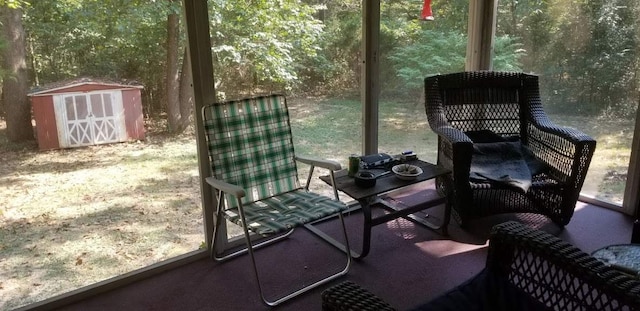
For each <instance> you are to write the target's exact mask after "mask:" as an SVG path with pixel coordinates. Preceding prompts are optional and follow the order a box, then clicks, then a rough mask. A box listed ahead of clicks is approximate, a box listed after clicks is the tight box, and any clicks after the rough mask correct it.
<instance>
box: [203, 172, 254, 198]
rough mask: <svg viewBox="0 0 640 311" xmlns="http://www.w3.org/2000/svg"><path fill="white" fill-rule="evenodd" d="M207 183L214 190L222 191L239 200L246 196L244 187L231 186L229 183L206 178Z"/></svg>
mask: <svg viewBox="0 0 640 311" xmlns="http://www.w3.org/2000/svg"><path fill="white" fill-rule="evenodd" d="M205 180H206V182H207V183H208V184H209V185H210V186H211V187H213V188H215V189H217V190H220V191H222V192H224V193H228V194H231V195H234V196H235V197H237V198H238V199H240V198H242V197H244V196H245V192H244V189H242V187H239V186H236V185H233V184H230V183H228V182H225V181H222V180H219V179H216V178H214V177H207V178H205Z"/></svg>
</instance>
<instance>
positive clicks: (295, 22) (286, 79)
mask: <svg viewBox="0 0 640 311" xmlns="http://www.w3.org/2000/svg"><path fill="white" fill-rule="evenodd" d="M209 7H210V9H211V12H210V20H211V30H212V44H213V52H214V72H215V79H216V90H218V91H220V92H221V94H223V95H225V96H228V97H236V96H241V95H243V94H246V93H247V92H250V93H251V92H265V91H273V90H275V91H283V90H292V89H293V88H294V87H295V86H296V84H297V83H298V82H299V76H298V72H299V71H300V70H303V68H301V67H300V64H305V63H308V62H309V58H311V57H315V56H316V55H317V51H318V49H319V45H318V44H319V43H318V38H319V37H320V34H321V33H322V29H323V24H322V23H321V22H320V21H319V20H317V19H316V18H315V14H316V13H317V10H316V8H315V7H313V6H311V5H308V4H305V3H300V1H294V0H279V1H268V0H259V1H251V2H246V1H237V2H236V1H225V0H214V1H210V2H209Z"/></svg>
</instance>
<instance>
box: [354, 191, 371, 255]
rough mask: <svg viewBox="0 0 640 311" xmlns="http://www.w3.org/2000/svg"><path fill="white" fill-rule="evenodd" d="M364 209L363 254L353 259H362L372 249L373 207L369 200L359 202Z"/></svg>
mask: <svg viewBox="0 0 640 311" xmlns="http://www.w3.org/2000/svg"><path fill="white" fill-rule="evenodd" d="M358 202H359V203H360V206H361V207H362V216H363V217H364V225H363V226H362V228H363V231H362V252H360V254H359V255H357V256H356V257H353V259H362V258H364V257H365V256H367V255H368V254H369V250H370V249H371V227H372V221H371V205H370V204H369V198H366V199H363V200H359V201H358Z"/></svg>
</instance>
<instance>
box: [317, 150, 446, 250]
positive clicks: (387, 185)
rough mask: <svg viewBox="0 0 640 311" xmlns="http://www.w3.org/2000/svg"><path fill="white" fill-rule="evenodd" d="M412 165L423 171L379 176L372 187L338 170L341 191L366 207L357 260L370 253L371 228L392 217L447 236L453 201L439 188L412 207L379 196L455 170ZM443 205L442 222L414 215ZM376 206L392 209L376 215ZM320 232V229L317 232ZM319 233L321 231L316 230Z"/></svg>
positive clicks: (326, 180)
mask: <svg viewBox="0 0 640 311" xmlns="http://www.w3.org/2000/svg"><path fill="white" fill-rule="evenodd" d="M407 163H408V164H412V165H416V166H419V167H420V168H421V169H422V171H423V173H422V174H421V175H419V176H418V177H417V178H416V179H414V180H401V179H399V178H397V177H396V176H395V175H394V174H386V175H381V176H380V177H378V178H377V182H376V185H375V186H373V187H370V188H362V187H359V186H357V185H356V184H355V181H354V178H353V177H349V176H348V175H347V171H346V170H341V171H338V172H336V174H335V180H336V188H337V189H338V190H339V191H342V192H344V193H346V194H347V195H348V196H350V197H352V198H353V199H355V200H357V201H358V203H360V207H361V209H362V215H363V216H364V228H363V232H362V252H360V253H357V252H354V251H353V250H351V256H352V257H353V258H354V259H361V258H364V257H365V256H367V254H369V250H370V249H371V227H373V226H377V225H380V224H383V223H386V222H388V221H390V220H394V219H397V218H399V217H403V218H405V219H407V220H410V221H413V222H416V223H419V224H421V225H424V226H425V227H427V228H429V229H432V230H442V234H443V235H447V226H448V225H449V220H450V218H451V204H450V203H449V201H448V200H447V197H446V196H440V195H439V194H438V193H437V192H436V190H432V191H433V195H432V196H430V197H429V200H428V201H427V202H424V203H422V204H419V205H416V206H410V207H396V206H393V205H390V204H385V202H384V201H383V200H380V198H379V195H381V194H385V193H388V192H390V191H393V190H396V189H400V188H404V187H407V186H410V185H413V184H416V183H419V182H423V181H427V180H431V179H435V178H437V177H440V176H444V175H447V174H450V173H451V171H450V170H448V169H445V168H443V167H441V166H437V165H434V164H431V163H428V162H424V161H421V160H413V161H409V162H407ZM320 179H321V180H322V181H324V182H326V183H328V184H331V180H330V179H329V177H328V176H320ZM440 204H445V210H444V217H443V219H442V223H440V224H434V223H431V222H429V221H428V220H426V219H421V218H420V217H417V216H416V215H411V214H414V213H416V212H418V211H422V210H425V209H428V208H431V207H434V206H437V205H440ZM372 205H377V206H379V207H382V208H384V209H386V210H387V211H388V213H387V214H384V215H381V216H377V217H374V216H373V215H372V213H371V207H372ZM305 227H307V229H309V230H312V231H314V229H313V228H312V226H305ZM314 232H316V231H314ZM316 234H320V233H318V232H316Z"/></svg>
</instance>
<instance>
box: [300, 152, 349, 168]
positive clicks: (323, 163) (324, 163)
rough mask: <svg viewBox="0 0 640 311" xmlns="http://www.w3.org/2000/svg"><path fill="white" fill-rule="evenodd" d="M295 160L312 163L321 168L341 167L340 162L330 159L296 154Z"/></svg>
mask: <svg viewBox="0 0 640 311" xmlns="http://www.w3.org/2000/svg"><path fill="white" fill-rule="evenodd" d="M296 161H300V162H301V163H304V164H308V165H313V166H317V167H321V168H325V169H328V170H332V171H338V170H341V169H342V166H341V165H340V163H338V162H336V161H332V160H326V159H318V158H312V157H307V156H296Z"/></svg>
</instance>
